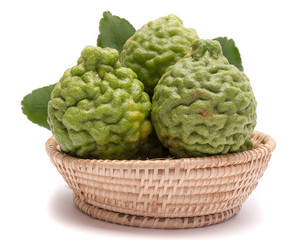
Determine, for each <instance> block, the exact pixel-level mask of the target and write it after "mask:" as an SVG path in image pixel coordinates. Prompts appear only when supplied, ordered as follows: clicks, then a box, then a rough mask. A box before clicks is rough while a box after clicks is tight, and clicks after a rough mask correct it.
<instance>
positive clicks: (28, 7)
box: [0, 0, 307, 240]
mask: <svg viewBox="0 0 307 240" xmlns="http://www.w3.org/2000/svg"><path fill="white" fill-rule="evenodd" d="M107 10H109V11H111V12H112V13H113V14H114V15H118V16H121V17H123V18H126V19H127V20H129V21H130V22H131V23H132V24H133V25H134V26H135V28H136V29H138V28H140V27H141V26H142V25H143V24H145V23H146V22H148V21H149V20H154V19H157V18H159V17H161V16H165V15H168V14H170V13H174V14H176V15H178V16H179V17H180V18H181V19H182V20H183V21H184V25H185V26H186V27H193V28H195V29H196V31H197V32H198V35H199V36H200V37H201V38H204V39H206V38H208V39H210V38H215V37H219V36H227V37H231V38H233V39H234V40H235V42H236V44H237V46H238V47H239V50H240V52H241V56H242V60H243V66H244V71H245V73H246V74H247V76H248V77H249V78H250V80H251V84H252V86H253V89H254V93H255V95H256V98H257V101H258V123H257V126H256V130H259V131H262V132H265V133H267V134H269V135H271V136H273V137H274V138H275V140H276V142H277V148H276V150H275V151H274V153H273V156H272V159H271V162H270V165H269V168H268V169H267V171H266V172H265V174H264V176H263V178H262V179H261V180H260V182H259V185H258V187H257V188H256V190H255V191H254V192H253V193H252V194H251V196H250V197H249V198H248V200H247V201H246V202H245V204H244V205H243V208H242V210H241V211H240V213H239V214H238V215H237V216H236V217H234V218H232V219H231V220H229V221H226V222H224V223H221V224H217V225H214V226H210V227H204V228H197V229H189V230H151V229H140V228H132V227H124V226H119V225H115V224H111V223H106V222H103V221H98V220H94V219H92V218H90V217H88V216H86V215H85V214H83V213H81V212H80V211H78V210H77V208H76V207H75V205H74V203H73V199H72V192H71V190H70V189H69V188H68V187H67V185H66V183H65V182H64V181H63V179H62V177H61V176H60V174H59V173H58V172H57V171H56V169H55V168H54V167H53V165H52V164H51V162H50V161H49V159H48V157H47V155H46V153H45V149H44V144H45V142H46V140H47V139H48V138H49V137H50V136H51V133H50V132H49V131H48V130H46V129H44V128H41V127H39V126H37V125H34V124H32V123H31V122H30V121H28V120H27V119H26V117H25V116H24V115H23V114H22V112H21V105H20V102H21V100H22V98H23V96H24V95H26V94H28V93H29V92H31V91H32V90H33V89H36V88H38V87H43V86H45V85H49V84H51V83H54V82H56V81H58V80H59V78H60V77H61V75H62V74H63V72H64V70H65V69H67V68H69V67H71V66H73V65H75V64H76V61H77V59H78V57H79V54H80V52H81V50H82V49H83V48H84V47H85V46H86V45H95V44H96V38H97V35H98V23H99V19H100V18H101V16H102V13H103V11H107ZM306 10H307V7H306V5H304V1H295V0H291V1H193V0H185V1H178V0H177V1H166V0H163V1H157V0H152V1H132V0H129V1H115V0H108V1H104V0H100V1H90V0H87V1H64V0H61V1H32V0H28V1H21V0H20V1H13V0H12V1H1V3H0V26H1V28H0V33H1V34H0V35H1V36H0V69H1V75H0V76H1V80H0V81H1V84H0V98H1V100H0V104H1V106H0V114H1V118H0V121H1V124H0V128H1V132H0V134H1V138H0V141H1V159H0V161H1V165H0V167H1V169H0V178H1V181H0V184H1V188H0V190H1V192H0V194H1V195H0V201H1V204H0V206H1V211H0V215H1V218H0V219H1V221H2V223H1V224H0V226H1V230H0V238H1V239H33V240H36V239H46V240H47V239H74V240H76V239H187V238H190V239H193V240H194V239H236V240H239V239H245V240H246V239H249V240H251V239H281V238H291V239H307V234H306V214H307V209H306V202H307V199H306V196H307V195H306V189H307V188H306V183H307V180H306V175H307V157H306V154H305V152H306V149H307V146H306V143H307V140H306V135H307V131H306V123H307V121H306V120H307V118H306V105H307V104H306V103H307V101H306V98H307V89H306V86H307V85H306V82H307V47H306V46H307V30H306V23H307V17H306V16H307V15H306ZM4 236H5V237H4Z"/></svg>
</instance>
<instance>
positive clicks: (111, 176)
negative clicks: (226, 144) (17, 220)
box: [46, 131, 275, 228]
mask: <svg viewBox="0 0 307 240" xmlns="http://www.w3.org/2000/svg"><path fill="white" fill-rule="evenodd" d="M252 141H253V144H254V148H253V149H252V150H249V151H245V152H241V153H234V154H227V155H218V156H211V157H203V158H182V159H151V160H146V161H144V160H143V161H142V160H86V159H78V158H75V157H71V156H69V155H66V154H64V153H62V152H61V151H60V149H59V146H58V144H57V143H56V141H55V139H54V138H53V137H51V138H50V139H49V140H48V141H47V143H46V150H47V153H48V155H49V157H50V159H51V161H52V163H53V164H54V165H55V167H56V168H57V170H58V171H59V172H60V174H61V175H62V176H63V177H64V179H65V181H66V182H67V183H68V185H69V187H70V188H71V189H72V190H73V192H74V194H75V198H74V200H75V203H76V205H77V206H78V208H79V209H80V210H81V211H83V212H84V213H86V214H88V215H90V216H92V217H94V218H98V219H101V220H105V221H108V222H113V223H118V224H123V225H129V226H137V227H149V228H192V227H201V226H205V225H210V224H215V223H218V222H221V221H224V220H227V219H229V218H230V217H232V216H234V215H235V214H237V213H238V212H239V210H240V207H241V205H242V203H243V202H244V201H245V200H246V198H247V197H248V196H249V195H250V194H251V192H252V191H253V190H254V189H255V187H256V186H257V183H258V180H259V179H260V178H261V176H262V175H263V173H264V171H265V169H266V168H267V166H268V162H269V160H270V157H271V153H272V151H273V150H274V148H275V141H274V139H273V138H272V137H270V136H268V135H266V134H264V133H261V132H256V131H255V132H254V133H253V135H252Z"/></svg>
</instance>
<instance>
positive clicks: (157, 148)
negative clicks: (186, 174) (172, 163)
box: [133, 131, 172, 160]
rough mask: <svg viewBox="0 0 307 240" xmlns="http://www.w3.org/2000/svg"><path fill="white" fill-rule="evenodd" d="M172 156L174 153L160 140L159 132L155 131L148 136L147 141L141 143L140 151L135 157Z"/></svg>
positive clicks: (143, 158)
mask: <svg viewBox="0 0 307 240" xmlns="http://www.w3.org/2000/svg"><path fill="white" fill-rule="evenodd" d="M169 157H170V158H171V157H172V155H171V154H170V152H169V151H168V149H167V148H166V147H164V146H163V145H162V144H161V142H160V141H159V139H158V137H157V134H156V133H155V131H153V132H152V133H151V134H150V135H149V136H148V138H147V141H146V142H144V143H142V144H141V145H140V148H139V151H138V152H137V154H136V155H135V156H134V157H133V158H134V159H142V160H146V159H153V158H169Z"/></svg>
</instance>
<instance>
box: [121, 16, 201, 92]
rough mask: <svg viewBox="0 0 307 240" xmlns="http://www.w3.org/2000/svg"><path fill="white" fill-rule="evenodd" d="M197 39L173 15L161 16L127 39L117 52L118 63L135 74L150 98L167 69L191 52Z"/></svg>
mask: <svg viewBox="0 0 307 240" xmlns="http://www.w3.org/2000/svg"><path fill="white" fill-rule="evenodd" d="M197 38H198V36H197V34H196V32H195V30H194V29H189V28H185V27H184V26H183V24H182V21H181V19H180V18H178V17H177V16H176V15H168V16H166V17H161V18H159V19H157V20H155V21H150V22H149V23H147V24H146V25H144V26H143V27H142V28H141V29H139V30H138V31H136V32H135V34H134V35H133V36H132V37H131V38H129V39H128V40H127V42H126V43H125V45H124V47H123V51H122V53H121V59H122V63H123V65H124V66H126V67H129V68H131V69H132V70H133V71H134V72H135V73H136V74H137V75H138V78H139V80H140V81H142V82H143V83H144V87H145V91H146V92H147V93H148V94H149V95H152V93H153V89H154V87H155V86H156V85H157V83H158V81H159V79H160V78H161V76H162V75H163V73H164V72H165V70H166V69H167V67H168V66H170V65H173V64H174V63H176V62H177V61H178V60H179V59H180V58H182V57H183V56H184V55H186V54H187V53H188V52H189V51H191V46H192V42H193V41H194V40H195V39H197Z"/></svg>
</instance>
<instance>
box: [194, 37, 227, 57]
mask: <svg viewBox="0 0 307 240" xmlns="http://www.w3.org/2000/svg"><path fill="white" fill-rule="evenodd" d="M191 56H192V58H194V59H195V60H199V59H200V58H202V57H206V58H207V57H210V58H213V59H217V58H220V57H222V56H223V52H222V47H221V45H220V43H219V42H218V41H215V40H201V39H197V40H195V41H194V42H193V45H192V52H191Z"/></svg>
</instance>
